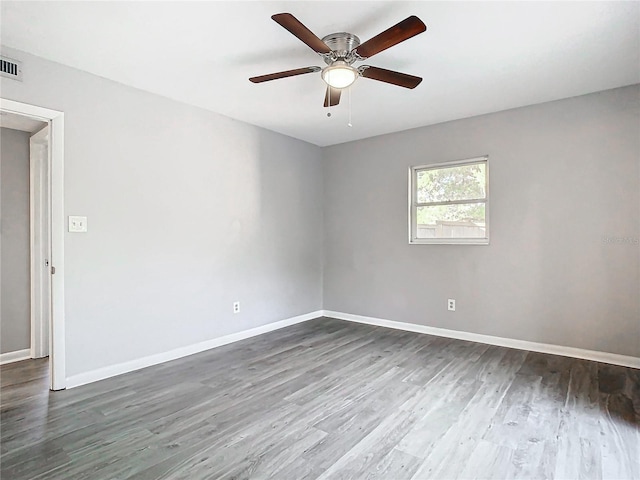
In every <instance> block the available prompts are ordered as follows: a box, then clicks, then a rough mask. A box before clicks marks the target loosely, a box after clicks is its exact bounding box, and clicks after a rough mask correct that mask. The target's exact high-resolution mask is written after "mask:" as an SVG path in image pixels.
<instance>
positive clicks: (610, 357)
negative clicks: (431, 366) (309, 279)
mask: <svg viewBox="0 0 640 480" xmlns="http://www.w3.org/2000/svg"><path fill="white" fill-rule="evenodd" d="M322 315H323V316H324V317H330V318H337V319H338V320H347V321H349V322H356V323H365V324H367V325H374V326H377V327H386V328H393V329H396V330H405V331H408V332H416V333H424V334H427V335H436V336H438V337H447V338H455V339H458V340H466V341H469V342H478V343H485V344H488V345H495V346H498V347H507V348H515V349H518V350H530V351H532V352H538V353H549V354H551V355H561V356H563V357H573V358H581V359H583V360H591V361H594V362H602V363H609V364H612V365H620V366H623V367H631V368H637V369H640V358H639V357H631V356H627V355H620V354H617V353H608V352H599V351H596V350H585V349H582V348H575V347H565V346H562V345H553V344H549V343H538V342H529V341H527V340H516V339H512V338H504V337H494V336H492V335H483V334H481V333H471V332H463V331H460V330H448V329H445V328H438V327H429V326H426V325H418V324H415V323H406V322H396V321H393V320H385V319H382V318H375V317H366V316H363V315H354V314H351V313H343V312H334V311H331V310H323V311H322Z"/></svg>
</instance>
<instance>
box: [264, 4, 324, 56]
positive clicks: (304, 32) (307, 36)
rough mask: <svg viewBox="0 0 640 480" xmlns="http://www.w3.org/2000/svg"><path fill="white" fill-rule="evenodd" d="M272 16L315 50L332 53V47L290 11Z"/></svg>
mask: <svg viewBox="0 0 640 480" xmlns="http://www.w3.org/2000/svg"><path fill="white" fill-rule="evenodd" d="M271 18H272V19H273V20H274V21H276V22H277V23H279V24H280V25H281V26H283V27H284V28H286V29H287V30H289V31H290V32H291V33H292V34H293V35H295V36H296V37H298V38H299V39H300V40H301V41H303V42H304V43H306V44H307V45H308V46H309V47H311V49H312V50H313V51H314V52H318V53H331V49H330V48H329V47H327V45H326V44H325V43H324V42H323V41H322V40H320V39H319V38H318V37H317V36H316V34H315V33H313V32H312V31H311V30H309V29H308V28H307V27H305V26H304V25H303V24H302V23H301V22H300V20H298V19H297V18H296V17H294V16H293V15H291V14H290V13H276V14H275V15H271Z"/></svg>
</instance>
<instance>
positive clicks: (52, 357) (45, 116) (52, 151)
mask: <svg viewBox="0 0 640 480" xmlns="http://www.w3.org/2000/svg"><path fill="white" fill-rule="evenodd" d="M0 110H1V111H5V112H9V113H15V114H17V115H24V116H27V117H31V118H35V119H36V120H40V121H44V122H48V123H49V148H48V150H49V151H48V162H49V181H48V182H47V183H48V185H49V195H48V197H49V205H50V206H49V211H50V216H49V218H50V223H49V227H50V229H49V236H50V248H51V250H50V251H51V258H50V261H49V265H50V266H49V269H50V275H49V278H50V282H51V290H50V291H51V302H50V305H51V314H50V322H49V373H50V375H49V379H50V387H51V389H52V390H62V389H64V388H65V387H66V384H67V379H66V362H65V361H66V358H65V306H64V302H65V296H64V275H65V269H64V232H65V221H64V113H63V112H59V111H57V110H51V109H48V108H44V107H39V106H36V105H29V104H27V103H22V102H16V101H14V100H7V99H4V98H0ZM54 269H55V270H54ZM54 271H55V274H53V272H54Z"/></svg>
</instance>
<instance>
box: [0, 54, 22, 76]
mask: <svg viewBox="0 0 640 480" xmlns="http://www.w3.org/2000/svg"><path fill="white" fill-rule="evenodd" d="M0 75H2V76H3V77H7V78H13V79H14V80H19V81H20V82H21V81H22V62H19V61H18V60H14V59H12V58H7V57H2V56H0Z"/></svg>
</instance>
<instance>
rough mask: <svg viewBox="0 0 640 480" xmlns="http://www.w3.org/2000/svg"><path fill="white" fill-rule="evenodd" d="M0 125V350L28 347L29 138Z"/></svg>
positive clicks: (28, 135)
mask: <svg viewBox="0 0 640 480" xmlns="http://www.w3.org/2000/svg"><path fill="white" fill-rule="evenodd" d="M30 136H31V134H30V133H27V132H20V131H18V130H11V129H8V128H0V197H1V198H0V222H1V223H0V225H1V229H2V236H1V238H0V266H1V267H2V268H1V270H2V276H1V278H0V306H1V307H0V353H8V352H15V351H17V350H23V349H26V348H29V346H30V345H31V338H30V331H31V320H30V308H31V305H30V300H29V299H30V289H31V287H30V283H29V279H30V271H29V270H30V267H29V262H30V260H29V244H30V240H29V137H30Z"/></svg>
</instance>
